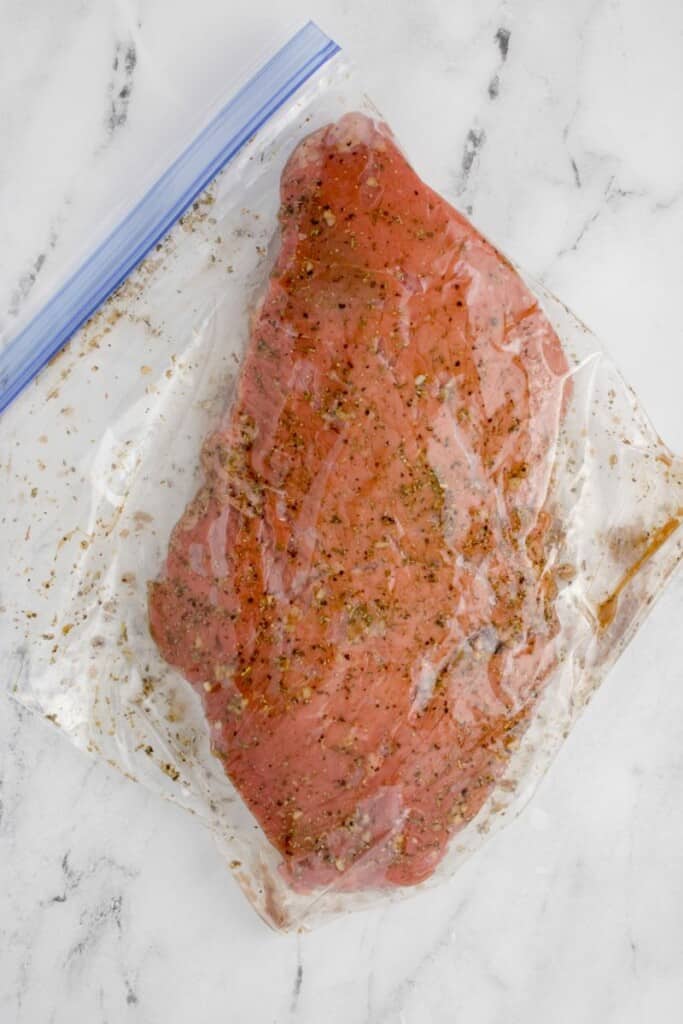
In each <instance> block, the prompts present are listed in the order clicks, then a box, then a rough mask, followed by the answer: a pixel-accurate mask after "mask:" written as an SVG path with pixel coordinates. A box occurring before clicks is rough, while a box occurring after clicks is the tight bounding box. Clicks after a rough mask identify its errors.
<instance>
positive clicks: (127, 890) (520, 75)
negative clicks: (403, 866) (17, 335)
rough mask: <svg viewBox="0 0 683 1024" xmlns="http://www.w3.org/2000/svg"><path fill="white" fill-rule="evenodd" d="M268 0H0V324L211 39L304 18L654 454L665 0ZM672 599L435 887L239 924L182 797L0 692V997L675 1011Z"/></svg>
mask: <svg viewBox="0 0 683 1024" xmlns="http://www.w3.org/2000/svg"><path fill="white" fill-rule="evenodd" d="M285 6H286V7H287V12H286V19H285V17H284V15H282V16H281V15H279V14H277V15H276V14H273V12H272V11H271V10H270V7H271V5H269V4H268V3H267V2H266V0H252V3H251V4H249V5H226V4H224V3H218V2H217V0H194V2H193V3H192V4H191V5H185V4H171V5H169V4H167V3H163V2H162V0H116V2H114V0H110V2H106V3H102V4H99V5H96V4H90V3H87V2H85V3H84V2H83V0H62V2H61V3H60V4H59V5H56V4H52V3H50V2H49V0H32V2H31V3H30V4H26V3H24V2H21V0H6V2H5V3H4V4H3V5H2V7H1V8H0V148H1V151H2V154H3V156H4V159H2V160H0V253H2V256H1V257H0V332H3V331H4V332H10V331H11V330H12V328H13V325H15V324H16V323H17V322H18V318H21V317H22V316H23V315H26V313H27V311H30V310H31V309H32V308H34V307H36V306H37V305H38V304H39V303H40V301H41V299H42V298H44V296H45V295H47V294H49V292H50V289H51V287H52V286H53V285H54V282H55V281H56V280H57V279H58V278H59V276H60V273H61V272H62V270H63V268H64V266H65V265H68V263H69V260H70V258H71V254H72V253H73V251H74V246H75V244H76V241H77V240H79V239H80V240H81V241H82V238H83V234H84V232H86V233H87V230H88V225H92V224H94V223H101V222H102V221H103V220H106V219H107V218H109V217H114V216H115V215H116V211H117V207H116V201H115V200H112V196H116V194H117V182H118V181H119V180H120V178H121V175H122V174H124V173H127V172H130V171H131V169H133V171H134V169H135V168H136V167H138V168H140V167H142V166H143V165H144V162H145V161H149V160H151V159H153V158H154V156H155V154H156V153H158V152H159V151H160V149H161V148H163V143H164V139H165V138H166V136H167V132H168V130H169V124H170V123H171V119H173V118H175V119H177V120H179V121H183V120H185V121H186V122H187V124H188V125H189V124H191V123H192V117H193V111H195V110H196V103H197V102H199V101H200V100H201V101H203V102H204V103H205V102H206V99H207V98H210V97H213V96H215V95H218V94H219V93H220V92H221V83H222V82H223V81H224V79H225V75H226V74H227V73H229V67H230V59H231V55H232V54H235V53H236V52H238V48H239V47H240V46H244V45H249V46H253V47H254V48H255V49H256V50H257V51H258V50H259V49H262V48H263V46H266V45H267V42H268V39H269V38H270V36H271V34H272V33H273V32H274V31H276V30H280V29H282V30H283V31H284V28H285V27H286V25H291V26H292V27H296V26H297V25H298V24H300V23H301V22H303V21H304V20H306V18H308V17H310V16H313V17H315V19H316V20H317V21H318V22H319V23H320V24H321V26H322V27H323V28H325V29H326V30H327V31H328V32H329V33H330V34H331V35H333V36H334V37H335V38H337V39H338V40H339V41H340V42H341V43H342V44H343V45H344V46H345V48H347V49H348V51H349V52H350V53H351V54H352V55H353V56H354V57H355V59H356V61H357V63H359V64H360V65H361V66H362V67H364V68H365V69H366V72H367V75H366V77H367V84H368V92H369V93H370V95H371V96H372V97H373V99H374V100H375V102H376V103H377V105H378V106H379V107H380V109H381V110H382V111H383V113H384V114H385V115H386V117H387V120H388V121H389V122H390V123H391V125H392V126H393V128H394V130H395V132H396V134H397V135H398V137H399V138H400V139H401V141H402V143H403V145H404V146H405V148H406V150H407V151H408V153H409V154H411V155H412V156H413V159H414V161H415V163H416V164H417V166H418V168H419V170H420V172H421V173H422V174H423V176H424V177H425V178H427V180H429V181H430V183H431V184H432V185H434V186H435V187H436V188H437V189H438V190H440V191H442V192H444V193H445V194H447V195H448V196H450V197H452V198H454V199H455V200H456V201H457V202H458V203H459V205H460V206H461V207H462V208H463V209H466V210H467V211H468V212H469V213H470V215H471V217H472V218H473V220H474V221H475V223H476V224H477V226H478V227H479V228H481V229H482V230H483V231H484V232H485V233H486V234H487V235H489V237H491V238H492V240H493V241H494V242H495V243H496V244H497V245H498V246H499V247H500V248H502V249H503V250H504V251H506V252H507V253H508V254H509V255H510V256H511V257H513V258H514V259H515V260H516V261H517V262H519V263H520V264H521V265H523V266H525V267H526V268H527V269H528V270H529V271H530V272H531V273H532V274H534V275H536V276H537V277H539V278H541V279H542V280H543V281H544V282H545V283H546V284H547V285H548V286H549V287H550V288H551V289H552V290H553V291H555V292H556V293H557V294H559V295H561V296H562V297H563V299H564V300H565V301H566V302H567V303H568V304H569V305H570V306H571V307H573V309H574V310H575V312H576V313H577V314H578V315H579V316H580V317H581V318H582V319H583V320H584V321H585V322H586V323H588V324H589V325H590V326H591V327H592V328H593V329H594V330H595V331H596V332H597V333H598V334H599V335H600V336H601V337H602V339H603V341H604V342H605V344H606V345H607V347H608V348H609V349H610V351H611V352H612V354H613V355H614V356H615V358H616V360H617V361H618V363H619V365H620V366H621V368H622V370H623V371H624V373H625V375H626V377H627V378H628V379H629V380H631V381H632V382H633V383H635V384H636V385H637V388H638V391H639V394H640V396H641V398H642V399H643V402H644V404H645V407H646V408H647V409H648V411H649V412H650V414H651V415H652V417H653V419H654V422H655V426H656V427H657V429H658V430H659V432H660V434H661V435H662V436H663V437H664V438H665V440H666V441H667V442H668V444H669V445H670V446H671V447H672V448H673V449H674V450H677V451H683V416H681V400H680V389H681V380H682V379H683V345H682V344H681V328H680V312H679V306H678V303H679V301H680V297H679V296H680V283H681V280H682V279H683V247H682V246H681V239H682V238H683V131H682V130H681V127H680V126H681V114H680V102H681V98H682V97H683V63H682V62H681V59H680V54H681V48H682V46H683V8H682V7H681V5H680V3H679V2H678V0H656V2H655V3H650V4H643V3H642V0H610V2H606V0H576V2H575V3H573V4H567V3H561V2H559V0H550V2H547V0H545V2H543V0H481V2H477V3H474V2H473V0H467V2H463V3H458V4H448V3H445V2H438V0H423V2H420V3H418V2H416V0H398V2H389V0H376V2H375V3H374V4H372V5H368V4H361V3H359V2H357V0H347V2H344V3H335V2H333V0H319V2H318V4H317V5H316V7H315V8H314V9H312V8H311V7H310V6H309V5H305V4H304V3H302V2H300V0H293V2H290V3H289V4H287V5H285ZM233 7H234V9H232V8H233ZM245 41H246V42H245ZM226 69H228V70H227V71H226ZM681 621H683V574H681V573H680V572H679V573H678V575H677V576H676V577H675V578H674V579H673V581H672V583H671V584H670V586H669V587H668V589H667V591H666V592H665V594H664V596H663V597H662V599H661V600H660V602H659V603H658V605H657V607H656V609H655V610H654V611H653V613H652V615H651V616H650V618H649V619H648V621H647V622H646V624H645V626H644V627H643V629H642V630H641V631H640V633H639V634H638V636H637V637H636V639H635V640H634V641H633V642H632V644H631V645H630V647H629V648H628V650H627V651H626V653H625V654H624V656H623V657H622V659H621V661H620V662H619V664H618V665H617V667H616V668H615V669H614V670H613V671H612V673H611V674H610V676H609V678H608V680H607V681H606V682H605V684H604V685H603V687H602V688H601V690H600V691H599V693H598V694H597V695H596V697H595V698H594V700H593V702H592V704H591V706H590V709H589V710H588V712H587V713H586V714H585V715H584V717H583V718H582V719H581V720H580V722H579V724H578V725H577V727H576V729H575V730H574V732H573V734H572V735H571V736H570V738H569V740H568V741H567V743H566V744H565V746H564V748H563V750H562V751H561V753H560V755H559V757H558V758H557V760H556V762H555V763H554V765H553V766H552V768H551V770H550V771H549V773H548V775H547V777H546V778H545V780H544V781H543V783H542V784H541V786H540V788H539V790H538V792H537V794H536V796H535V798H534V799H533V801H532V802H531V804H530V805H529V806H528V807H527V809H526V810H525V811H524V812H523V813H522V815H521V816H520V817H519V818H517V819H516V820H515V821H514V822H513V823H511V824H510V825H509V826H508V827H507V828H506V829H504V830H503V831H501V832H499V833H498V834H497V835H496V836H495V837H493V838H492V839H491V840H490V842H489V843H488V844H487V845H486V846H485V847H484V849H483V850H482V851H481V852H480V853H479V854H478V855H477V856H476V857H475V858H473V859H472V860H471V861H469V862H468V863H467V864H466V865H465V867H464V868H463V869H462V870H461V871H460V872H459V873H458V874H457V875H456V877H454V878H453V879H452V880H451V881H450V882H449V883H448V884H446V885H445V886H443V887H441V888H438V889H435V890H433V891H430V892H427V893H426V894H423V895H421V896H420V897H419V898H417V899H414V900H411V901H406V902H404V903H401V904H399V905H387V906H385V907H382V908H380V909H378V910H373V911H367V912H363V913H359V914H356V915H353V916H349V917H347V918H344V919H342V920H339V921H337V922H335V923H333V924H330V925H328V926H326V927H324V928H322V929H320V930H319V931H317V932H315V933H313V934H307V935H298V936H297V935H289V936H282V935H276V934H274V933H272V932H270V931H268V930H267V929H266V928H265V926H264V925H263V924H262V923H261V922H260V921H259V920H258V918H257V917H256V915H255V914H254V913H253V911H252V910H251V909H250V907H249V906H248V905H247V903H246V902H245V900H244V898H243V896H242V895H241V893H240V892H239V890H238V889H237V886H236V885H235V883H234V882H233V880H232V879H231V877H230V874H229V872H228V871H227V870H226V868H225V865H224V864H223V862H222V861H221V858H220V856H219V854H218V852H217V850H216V848H215V847H214V844H213V841H212V839H211V838H210V836H209V835H208V834H205V832H204V831H203V830H202V828H201V827H199V826H198V825H197V823H196V822H195V821H194V820H193V819H192V818H191V817H190V816H189V815H187V814H186V813H185V812H183V811H181V810H180V809H178V808H176V807H174V806H171V805H169V804H167V803H164V802H162V801H160V800H159V799H157V798H155V797H154V796H152V795H151V794H149V793H147V792H146V791H145V790H143V789H142V788H141V787H139V786H135V785H134V784H132V783H130V782H128V781H127V780H125V779H123V778H122V777H119V776H118V775H117V774H116V773H114V772H113V771H111V770H110V769H108V768H107V767H105V766H103V765H102V764H100V763H96V762H95V761H93V760H91V759H89V758H87V757H85V756H84V755H83V754H81V753H79V752H77V751H76V750H74V749H73V748H72V747H71V746H70V745H69V743H68V742H67V741H66V740H65V739H64V738H63V737H62V736H61V735H60V734H59V733H58V732H57V731H56V730H55V729H53V728H51V727H50V726H49V725H47V724H46V723H44V722H42V721H39V720H37V719H36V718H35V717H34V716H32V715H31V714H30V713H29V712H28V711H25V710H23V709H21V708H20V707H18V706H17V705H16V704H14V703H13V702H12V701H10V700H8V699H6V698H4V697H3V698H0V1019H1V1020H2V1021H3V1022H5V1021H6V1022H8V1024H15V1022H16V1024H66V1022H69V1024H74V1022H75V1024H80V1022H83V1024H86V1022H87V1024H105V1022H106V1024H123V1022H129V1021H130V1022H141V1024H172V1022H173V1024H175V1022H178V1024H180V1022H183V1024H184V1022H186V1021H193V1022H194V1021H196V1022H197V1024H203V1022H209V1021H212V1022H213V1021H215V1020H217V1019H220V1020H224V1021H229V1022H230V1024H284V1022H295V1021H296V1022H300V1024H319V1022H325V1024H337V1022H339V1024H380V1022H387V1024H389V1022H390V1024H431V1022H436V1024H446V1022H448V1024H503V1022H505V1024H518V1022H519V1024H522V1022H524V1024H527V1022H528V1024H536V1022H537V1024H546V1022H548V1021H552V1022H553V1024H570V1022H571V1024H576V1022H578V1021H580V1022H586V1024H593V1022H595V1024H640V1022H642V1021H645V1020H661V1021H674V1020H678V1019H680V1006H681V1001H682V1000H683V873H682V872H681V867H680V866H681V859H682V857H683V803H682V802H681V799H680V791H681V784H682V783H683V743H682V742H681V737H682V736H683V685H681V684H682V683H683V644H682V641H681V631H680V623H681Z"/></svg>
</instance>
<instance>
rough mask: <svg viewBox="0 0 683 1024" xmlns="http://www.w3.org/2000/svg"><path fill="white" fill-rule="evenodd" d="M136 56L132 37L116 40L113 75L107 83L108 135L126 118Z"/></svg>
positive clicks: (124, 121)
mask: <svg viewBox="0 0 683 1024" xmlns="http://www.w3.org/2000/svg"><path fill="white" fill-rule="evenodd" d="M137 62H138V56H137V49H136V46H135V43H134V42H133V40H132V39H128V40H126V42H120V41H119V42H117V43H116V48H115V50H114V60H113V62H112V71H113V77H112V80H111V82H110V83H109V112H108V115H107V129H108V131H109V137H110V139H111V137H112V136H113V135H114V133H115V132H116V131H117V129H119V128H122V127H123V125H124V124H125V123H126V121H127V119H128V107H129V105H130V99H131V94H132V92H133V79H134V72H135V68H136V66H137Z"/></svg>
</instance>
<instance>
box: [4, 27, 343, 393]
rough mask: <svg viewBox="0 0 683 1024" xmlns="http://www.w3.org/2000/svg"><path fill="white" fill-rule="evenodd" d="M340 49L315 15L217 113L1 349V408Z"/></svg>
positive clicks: (21, 388) (26, 383) (20, 389)
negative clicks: (230, 162) (34, 314)
mask: <svg viewBox="0 0 683 1024" xmlns="http://www.w3.org/2000/svg"><path fill="white" fill-rule="evenodd" d="M338 50H339V46H338V45H337V43H335V42H334V41H333V40H332V39H330V38H329V37H328V36H326V35H325V33H324V32H322V31H321V29H319V28H318V26H317V25H316V24H315V23H314V22H312V21H309V22H308V24H306V25H304V27H303V28H302V29H300V30H299V31H298V32H297V33H296V35H294V36H292V38H291V39H290V40H289V42H288V43H286V44H285V45H284V46H283V47H282V49H280V50H278V52H277V53H276V54H275V56H274V57H272V58H271V59H270V60H269V61H268V62H267V63H266V64H264V65H263V67H262V68H261V69H260V70H259V71H257V72H256V74H255V75H254V76H253V77H252V78H251V79H250V80H249V81H248V82H247V83H246V85H244V86H243V87H242V88H241V89H240V90H239V92H237V93H236V94H235V95H234V96H233V97H232V99H231V100H229V101H228V103H226V104H225V106H224V107H223V108H222V109H221V110H220V111H219V112H218V114H216V116H215V117H214V118H213V120H212V121H210V123H209V124H208V125H207V126H206V128H204V129H203V131H202V132H201V133H200V134H199V135H198V136H197V138H196V139H195V140H194V141H193V142H192V143H191V144H190V145H189V146H188V147H187V149H186V150H185V151H184V152H183V153H182V154H181V155H180V156H179V157H178V158H177V159H176V160H175V161H174V162H173V163H172V164H171V165H170V167H169V168H168V169H167V170H166V171H165V172H164V174H162V176H161V177H160V178H159V180H158V181H157V182H156V183H155V184H154V185H153V186H152V187H151V188H150V189H149V191H148V192H147V193H146V195H145V196H143V198H142V199H141V200H140V201H139V202H138V204H137V205H136V206H134V207H133V209H132V210H131V211H130V212H129V213H128V214H127V215H126V217H125V218H124V219H123V220H122V221H121V223H120V224H118V225H117V227H115V228H114V230H113V231H112V232H111V234H110V235H109V236H108V237H107V238H106V239H105V240H104V241H103V242H102V243H101V244H100V245H99V246H98V247H97V249H95V251H94V252H93V253H91V255H90V256H89V257H88V258H87V259H86V260H85V261H84V263H82V264H81V266H80V267H79V269H78V270H77V271H76V272H75V274H73V276H72V277H70V278H69V280H68V281H66V282H65V284H64V285H63V286H62V287H61V288H60V289H59V291H57V292H56V293H55V294H54V295H53V296H52V298H51V299H49V300H48V302H47V303H46V304H45V305H44V306H43V308H42V309H41V310H40V312H39V313H38V314H37V315H36V316H35V317H34V318H33V320H31V321H30V323H29V324H27V326H26V327H25V328H24V329H23V330H22V331H20V333H19V334H17V335H16V337H14V338H13V339H12V340H11V341H10V342H9V344H8V345H6V346H5V348H4V349H3V351H2V352H0V413H1V412H2V411H3V410H4V409H6V408H7V406H8V405H9V404H10V402H12V400H13V399H14V398H16V396H17V395H18V394H19V392H20V391H22V390H23V388H25V387H26V386H27V385H28V384H30V382H31V381H32V380H33V378H34V377H35V376H36V374H37V373H38V371H39V370H41V369H42V368H43V366H45V364H46V363H47V362H48V360H49V359H51V358H52V356H53V355H55V353H56V352H57V351H59V349H60V348H61V347H62V346H63V345H64V344H65V343H66V342H67V341H68V340H69V338H70V337H71V336H72V335H73V334H74V333H75V332H76V331H77V330H78V328H79V327H81V326H82V325H83V324H84V323H85V321H86V320H88V319H89V317H91V316H92V315H93V313H94V312H95V311H96V310H97V309H99V307H100V306H101V305H102V303H103V302H104V301H105V300H106V299H107V298H108V297H109V296H110V295H111V294H112V292H114V291H116V289H117V288H118V287H119V285H121V284H122V283H123V281H125V279H126V278H127V277H128V275H129V274H130V272H131V271H132V270H133V269H134V268H135V267H136V266H137V265H138V263H140V262H141V261H142V260H143V259H144V257H145V256H146V255H147V253H148V252H149V251H150V250H151V249H153V248H154V246H155V245H156V244H157V242H159V240H160V239H161V238H163V237H164V235H165V234H166V233H167V232H168V230H169V229H170V228H171V227H172V226H173V224H175V222H176V221H177V220H178V218H179V217H180V216H182V214H183V213H184V212H185V210H186V209H187V208H188V207H189V206H190V205H191V204H192V203H193V202H194V200H195V199H196V198H197V196H198V195H200V194H201V192H203V190H204V189H205V188H206V186H207V185H208V184H209V183H210V182H211V181H212V180H213V179H214V178H215V177H216V175H217V174H218V172H219V171H220V170H221V168H222V167H224V166H225V164H226V163H228V161H229V160H231V159H232V158H233V157H234V156H235V155H236V154H237V153H238V152H239V150H240V149H241V148H242V146H244V144H245V142H247V141H248V140H249V139H250V138H251V137H252V135H254V133H255V132H257V131H258V129H259V128H260V127H261V126H262V125H263V124H265V122H266V121H267V120H268V119H269V118H270V117H271V116H272V115H273V114H274V113H275V111H276V110H278V109H279V108H280V107H281V106H282V104H283V103H285V102H286V101H287V99H289V97H290V96H291V95H292V94H293V93H294V92H296V90H297V89H298V88H299V87H300V86H301V85H303V84H304V82H306V81H307V80H308V79H309V78H310V77H311V75H313V74H314V73H315V72H316V71H317V70H318V68H320V67H322V65H323V64H325V63H326V62H327V61H328V60H329V59H330V58H331V57H333V56H334V54H335V53H337V52H338Z"/></svg>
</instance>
